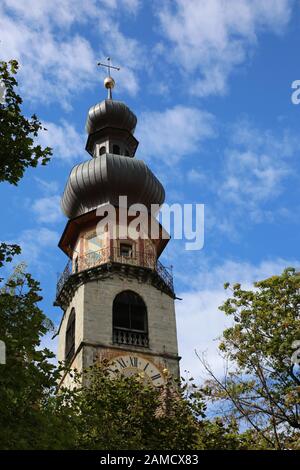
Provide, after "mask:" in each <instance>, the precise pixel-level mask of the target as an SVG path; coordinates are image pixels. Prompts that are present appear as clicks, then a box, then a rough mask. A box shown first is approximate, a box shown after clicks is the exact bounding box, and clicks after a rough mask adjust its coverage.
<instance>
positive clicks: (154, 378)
mask: <svg viewBox="0 0 300 470" xmlns="http://www.w3.org/2000/svg"><path fill="white" fill-rule="evenodd" d="M160 378H161V375H160V374H155V375H152V377H151V380H157V379H160Z"/></svg>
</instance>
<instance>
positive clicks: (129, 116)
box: [85, 100, 137, 134]
mask: <svg viewBox="0 0 300 470" xmlns="http://www.w3.org/2000/svg"><path fill="white" fill-rule="evenodd" d="M136 122H137V119H136V115H135V114H134V113H133V112H132V111H131V110H130V109H129V108H128V106H126V104H125V103H122V101H115V100H104V101H102V102H101V103H98V104H96V105H95V106H92V107H91V108H90V110H89V112H88V117H87V121H86V127H85V128H86V132H87V133H88V134H93V133H94V132H97V131H100V130H101V129H104V128H105V127H115V128H117V129H124V130H126V131H128V132H130V133H131V134H133V133H134V130H135V126H136Z"/></svg>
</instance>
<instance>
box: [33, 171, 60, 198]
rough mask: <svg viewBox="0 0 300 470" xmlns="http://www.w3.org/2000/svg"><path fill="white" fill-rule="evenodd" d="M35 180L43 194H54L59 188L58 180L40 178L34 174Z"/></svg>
mask: <svg viewBox="0 0 300 470" xmlns="http://www.w3.org/2000/svg"><path fill="white" fill-rule="evenodd" d="M34 179H35V181H36V182H37V183H38V185H39V186H40V188H41V190H42V191H43V193H44V194H46V195H48V196H49V195H51V194H55V193H57V192H58V190H59V184H58V181H45V180H43V179H41V178H38V177H36V176H35V178H34Z"/></svg>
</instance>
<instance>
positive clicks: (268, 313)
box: [202, 268, 300, 449]
mask: <svg viewBox="0 0 300 470" xmlns="http://www.w3.org/2000/svg"><path fill="white" fill-rule="evenodd" d="M229 287H230V285H229V284H225V288H226V289H228V288H229ZM254 287H255V289H254V290H243V289H242V288H241V285H240V284H235V285H233V286H232V297H230V298H229V299H227V300H226V301H225V303H224V304H223V305H222V306H221V307H220V310H222V311H224V312H225V313H226V315H229V316H230V317H232V319H233V326H232V327H230V328H228V329H226V330H225V331H224V332H223V336H222V339H221V343H220V350H221V351H222V352H223V353H224V355H225V357H226V360H227V361H229V368H228V370H227V372H226V374H225V377H223V378H219V377H217V376H216V375H215V374H214V372H213V371H212V370H211V368H210V367H209V365H208V364H207V363H206V362H205V361H203V360H202V362H203V364H204V366H205V368H206V370H207V371H208V372H209V374H210V376H211V379H210V380H209V381H208V382H207V384H206V388H205V393H206V395H207V397H208V400H209V401H211V402H213V403H214V406H215V407H216V406H217V405H219V406H221V411H222V415H223V416H225V417H228V419H232V417H235V418H236V419H237V420H238V422H244V423H246V426H247V427H248V428H249V429H248V431H247V435H248V437H249V439H250V440H251V441H252V445H253V447H256V448H261V449H262V448H269V449H292V448H300V416H299V412H300V370H299V367H298V366H297V365H295V364H294V363H292V362H291V357H292V356H293V354H294V355H295V351H294V350H293V345H294V344H295V341H296V340H299V339H300V276H299V274H298V273H296V272H295V270H294V269H292V268H289V269H286V270H285V271H284V272H283V274H282V275H280V276H273V277H271V278H269V279H266V280H264V281H261V282H257V283H255V284H254Z"/></svg>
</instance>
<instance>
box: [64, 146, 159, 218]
mask: <svg viewBox="0 0 300 470" xmlns="http://www.w3.org/2000/svg"><path fill="white" fill-rule="evenodd" d="M125 195H126V196H127V201H128V205H132V204H136V203H139V204H144V205H145V206H146V207H147V208H148V209H150V207H151V204H158V205H159V206H160V205H161V204H163V202H164V200H165V191H164V188H163V186H162V184H161V183H160V182H159V180H158V179H157V178H156V176H155V175H154V174H153V173H152V171H151V170H150V169H149V168H148V167H147V165H146V164H145V162H143V161H142V160H137V159H135V158H130V157H125V156H123V155H114V154H104V155H101V156H99V157H97V158H93V159H91V160H88V161H86V162H84V163H80V164H79V165H76V166H75V167H74V168H73V169H72V171H71V173H70V176H69V179H68V182H67V185H66V187H65V190H64V194H63V197H62V202H61V205H62V209H63V211H64V213H65V215H66V216H67V217H68V218H69V219H72V218H75V217H78V216H80V215H82V214H85V213H87V212H90V211H91V210H93V209H96V208H97V207H98V206H100V205H101V204H104V203H110V204H112V205H114V206H118V205H119V196H125Z"/></svg>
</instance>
